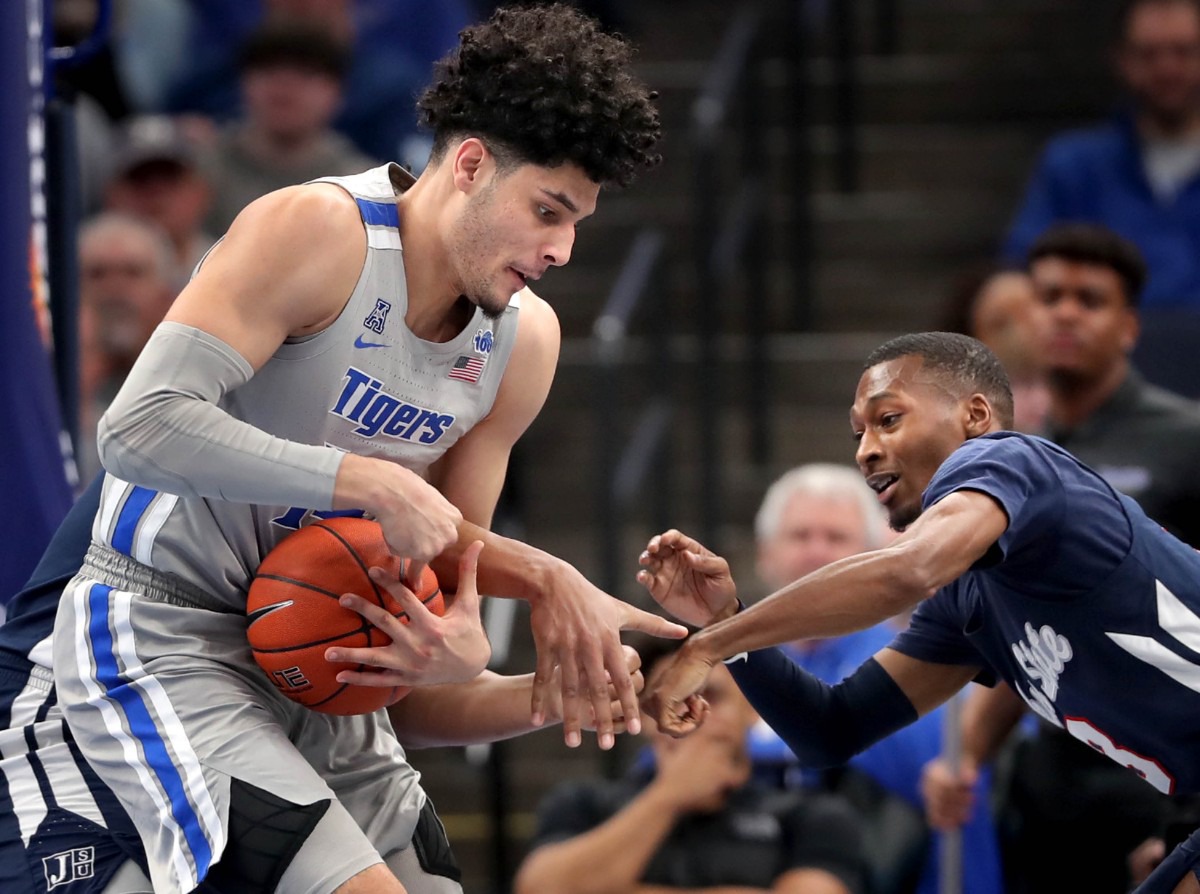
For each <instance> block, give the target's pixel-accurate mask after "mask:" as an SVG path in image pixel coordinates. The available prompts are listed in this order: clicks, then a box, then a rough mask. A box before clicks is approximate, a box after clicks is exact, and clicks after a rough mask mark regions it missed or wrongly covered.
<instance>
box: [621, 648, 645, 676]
mask: <svg viewBox="0 0 1200 894" xmlns="http://www.w3.org/2000/svg"><path fill="white" fill-rule="evenodd" d="M621 653H622V654H623V655H624V656H625V670H627V671H629V673H631V674H632V673H634V672H636V671H637V670H638V669H639V668H640V667H641V666H642V656H641V655H639V654H638V650H637V649H635V648H634V647H633V646H621Z"/></svg>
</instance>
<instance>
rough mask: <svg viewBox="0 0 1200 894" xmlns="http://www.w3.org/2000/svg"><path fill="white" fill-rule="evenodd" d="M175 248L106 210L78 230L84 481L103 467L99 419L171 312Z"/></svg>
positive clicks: (139, 223) (152, 230)
mask: <svg viewBox="0 0 1200 894" xmlns="http://www.w3.org/2000/svg"><path fill="white" fill-rule="evenodd" d="M171 257H172V252H171V245H170V242H169V241H168V240H167V238H166V235H165V234H164V233H163V232H162V231H161V230H160V229H159V228H158V227H157V226H156V225H155V224H153V223H151V222H149V221H146V220H143V219H140V218H137V217H133V216H130V215H127V214H119V213H116V212H106V213H103V214H100V215H98V216H96V217H93V218H90V219H89V220H87V221H85V222H84V224H83V225H82V227H81V228H80V231H79V313H80V321H79V332H80V338H79V343H80V375H81V383H80V416H81V418H80V426H79V430H80V432H81V437H80V441H81V444H80V450H79V456H78V457H77V460H78V462H79V466H80V480H83V481H90V480H91V479H92V477H93V476H94V475H95V474H96V472H97V471H99V461H98V459H97V458H96V423H97V422H98V421H99V419H100V417H101V416H102V415H103V413H104V410H105V409H106V408H107V407H108V404H109V403H110V402H111V401H112V399H113V397H114V396H116V393H117V390H118V389H119V388H120V387H121V383H122V382H124V381H125V376H126V374H128V372H129V369H130V367H132V366H133V361H134V360H136V359H137V356H138V354H139V353H140V352H141V350H142V347H143V346H144V345H145V343H146V340H147V339H148V338H149V337H150V334H151V333H152V332H153V331H154V327H155V326H157V325H158V323H159V321H160V320H161V319H162V318H163V315H164V314H165V313H166V312H167V308H168V307H169V306H170V304H171V301H172V300H174V297H175V293H176V290H175V289H174V288H173V287H172V284H171V269H172V261H171Z"/></svg>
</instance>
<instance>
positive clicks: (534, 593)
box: [521, 547, 583, 606]
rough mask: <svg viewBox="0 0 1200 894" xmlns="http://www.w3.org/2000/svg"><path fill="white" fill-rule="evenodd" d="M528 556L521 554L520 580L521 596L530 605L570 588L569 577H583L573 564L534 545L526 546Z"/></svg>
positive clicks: (544, 600)
mask: <svg viewBox="0 0 1200 894" xmlns="http://www.w3.org/2000/svg"><path fill="white" fill-rule="evenodd" d="M526 548H527V549H528V550H529V553H530V554H529V556H528V557H525V556H522V560H521V562H522V565H523V567H524V569H525V573H524V574H523V575H522V580H523V581H524V583H525V592H524V593H522V595H521V598H522V599H524V600H525V601H526V602H528V603H529V604H530V605H531V606H533V605H538V604H539V603H543V602H546V601H547V600H549V599H552V598H554V596H555V595H556V594H558V593H562V592H568V591H569V590H571V589H572V586H571V583H570V581H571V579H572V578H581V577H583V575H582V574H580V572H579V571H577V570H576V569H575V568H574V567H573V566H571V565H569V564H567V563H566V562H564V561H562V560H561V559H557V558H555V557H554V556H551V555H550V554H548V553H544V552H542V551H541V550H539V549H535V548H534V547H526Z"/></svg>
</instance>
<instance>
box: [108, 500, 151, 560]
mask: <svg viewBox="0 0 1200 894" xmlns="http://www.w3.org/2000/svg"><path fill="white" fill-rule="evenodd" d="M157 496H158V491H156V490H150V489H149V488H145V487H141V486H140V485H134V488H133V490H131V491H130V492H129V496H128V497H126V498H125V505H124V506H122V507H121V514H120V515H118V516H117V526H116V528H115V529H114V530H113V536H112V548H113V549H115V550H116V551H117V552H119V553H124V554H125V555H127V556H132V555H133V535H134V534H135V533H137V525H138V522H139V521H141V519H142V516H143V515H144V514H145V513H146V507H147V506H149V505H150V501H151V500H153V499H154V498H155V497H157Z"/></svg>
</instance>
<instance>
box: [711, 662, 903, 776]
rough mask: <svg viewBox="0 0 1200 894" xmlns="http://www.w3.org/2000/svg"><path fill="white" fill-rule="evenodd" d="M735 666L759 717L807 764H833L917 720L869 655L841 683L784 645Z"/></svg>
mask: <svg viewBox="0 0 1200 894" xmlns="http://www.w3.org/2000/svg"><path fill="white" fill-rule="evenodd" d="M729 670H730V671H731V673H732V674H733V678H734V680H736V681H737V684H738V687H739V688H740V689H741V690H742V692H743V693H744V694H745V696H746V698H747V699H748V700H749V702H750V704H752V705H753V706H754V708H755V710H757V711H758V713H759V715H760V716H761V717H762V718H763V720H764V721H766V723H767V725H768V726H770V727H771V729H773V730H774V731H775V732H776V733H777V734H778V735H779V737H780V738H781V739H783V740H784V742H786V743H787V745H788V747H789V748H790V749H791V750H792V752H793V753H794V754H795V755H796V757H797V759H798V760H799V761H800V763H801V764H802V765H803V766H806V767H832V766H838V765H840V764H843V763H845V762H846V761H847V760H848V759H849V758H851V757H853V756H854V755H855V754H857V753H858V752H860V751H862V750H863V749H865V748H867V747H868V746H870V745H872V744H874V743H875V742H877V741H879V740H880V739H882V738H883V737H885V736H887V735H888V734H890V733H892V732H895V731H896V730H898V729H900V728H901V727H903V726H906V725H907V724H909V723H912V722H913V721H915V720H916V719H917V712H916V709H915V708H914V707H913V705H912V702H910V701H909V700H908V698H907V696H905V695H904V693H903V691H901V689H900V687H899V686H897V685H896V684H895V683H894V682H893V681H892V678H891V677H890V676H888V674H887V672H886V671H884V669H883V668H882V667H880V666H879V664H878V663H877V662H876V661H875V660H874V659H868V660H867V661H866V662H865V663H864V664H863V665H862V666H861V667H860V668H859V669H858V670H856V671H855V672H854V673H853V674H851V675H850V676H849V677H847V678H846V679H845V680H843V681H842V682H841V683H838V684H837V685H836V686H830V685H829V684H827V683H825V682H823V681H821V680H818V679H817V678H816V677H814V676H813V675H812V674H810V673H808V672H807V671H805V670H804V669H802V668H801V667H799V666H797V665H796V663H795V662H793V661H792V660H790V659H789V658H788V657H787V656H786V655H784V654H783V653H782V652H781V651H779V650H778V649H762V650H759V651H756V652H751V653H750V654H749V655H748V656H747V658H746V659H744V660H738V661H734V662H731V663H730V665H729Z"/></svg>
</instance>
